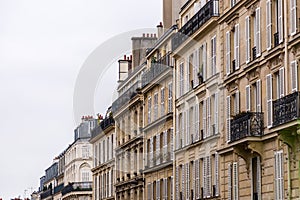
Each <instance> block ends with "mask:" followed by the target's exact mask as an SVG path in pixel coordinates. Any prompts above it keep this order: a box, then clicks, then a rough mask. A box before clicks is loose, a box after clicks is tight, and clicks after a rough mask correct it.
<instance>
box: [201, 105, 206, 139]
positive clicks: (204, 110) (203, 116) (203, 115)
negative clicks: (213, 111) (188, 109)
mask: <svg viewBox="0 0 300 200" xmlns="http://www.w3.org/2000/svg"><path fill="white" fill-rule="evenodd" d="M202 112H203V113H202V119H203V123H202V124H203V138H204V139H205V138H206V99H204V100H203V109H202Z"/></svg>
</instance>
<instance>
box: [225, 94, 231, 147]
mask: <svg viewBox="0 0 300 200" xmlns="http://www.w3.org/2000/svg"><path fill="white" fill-rule="evenodd" d="M230 110H231V108H230V96H227V97H226V132H227V142H230V140H231V136H230V117H231V116H230V112H231V111H230Z"/></svg>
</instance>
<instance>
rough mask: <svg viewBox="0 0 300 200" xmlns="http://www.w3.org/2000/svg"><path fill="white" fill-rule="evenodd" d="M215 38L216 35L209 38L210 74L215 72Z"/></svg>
mask: <svg viewBox="0 0 300 200" xmlns="http://www.w3.org/2000/svg"><path fill="white" fill-rule="evenodd" d="M216 65H217V38H216V36H214V37H212V39H211V75H212V76H213V75H215V74H216V73H217V69H216V68H217V66H216Z"/></svg>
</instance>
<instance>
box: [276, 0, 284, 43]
mask: <svg viewBox="0 0 300 200" xmlns="http://www.w3.org/2000/svg"><path fill="white" fill-rule="evenodd" d="M276 11H277V13H276V14H277V15H276V20H277V21H276V25H277V26H276V30H277V33H278V40H279V43H281V42H282V41H283V16H282V12H283V6H282V0H276Z"/></svg>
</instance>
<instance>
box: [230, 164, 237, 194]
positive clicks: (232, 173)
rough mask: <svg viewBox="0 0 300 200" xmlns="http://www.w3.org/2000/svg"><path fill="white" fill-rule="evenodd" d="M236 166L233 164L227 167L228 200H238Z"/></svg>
mask: <svg viewBox="0 0 300 200" xmlns="http://www.w3.org/2000/svg"><path fill="white" fill-rule="evenodd" d="M238 175H239V174H238V164H237V162H233V163H232V164H229V165H228V199H229V200H238V197H239V195H238V194H239V192H238V185H239V181H238Z"/></svg>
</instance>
